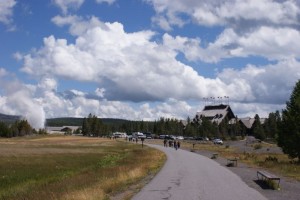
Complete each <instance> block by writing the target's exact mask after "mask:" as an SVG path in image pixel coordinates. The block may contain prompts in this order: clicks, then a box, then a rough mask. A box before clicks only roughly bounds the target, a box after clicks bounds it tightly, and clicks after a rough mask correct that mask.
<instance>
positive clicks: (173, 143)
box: [164, 139, 180, 150]
mask: <svg viewBox="0 0 300 200" xmlns="http://www.w3.org/2000/svg"><path fill="white" fill-rule="evenodd" d="M168 146H169V147H174V148H175V149H176V150H177V149H179V148H180V142H179V140H178V141H176V140H167V139H164V147H168Z"/></svg>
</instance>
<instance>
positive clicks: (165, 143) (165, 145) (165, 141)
mask: <svg viewBox="0 0 300 200" xmlns="http://www.w3.org/2000/svg"><path fill="white" fill-rule="evenodd" d="M164 147H168V145H167V139H166V138H165V139H164Z"/></svg>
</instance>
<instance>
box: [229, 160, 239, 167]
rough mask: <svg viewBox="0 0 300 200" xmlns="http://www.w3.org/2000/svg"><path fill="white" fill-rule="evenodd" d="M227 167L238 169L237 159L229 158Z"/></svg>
mask: <svg viewBox="0 0 300 200" xmlns="http://www.w3.org/2000/svg"><path fill="white" fill-rule="evenodd" d="M227 166H233V167H237V158H228V159H227Z"/></svg>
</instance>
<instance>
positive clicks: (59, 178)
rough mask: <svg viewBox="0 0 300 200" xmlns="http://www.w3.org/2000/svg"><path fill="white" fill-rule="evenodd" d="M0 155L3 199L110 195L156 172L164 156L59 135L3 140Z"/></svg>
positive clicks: (128, 146) (133, 146)
mask: <svg viewBox="0 0 300 200" xmlns="http://www.w3.org/2000/svg"><path fill="white" fill-rule="evenodd" d="M0 160H1V163H0V199H110V197H111V196H113V195H114V194H116V193H119V192H122V191H124V190H125V189H126V188H128V187H129V186H131V185H134V184H136V182H138V181H140V180H142V179H143V178H144V177H145V176H147V175H149V174H154V173H156V172H157V171H158V170H159V169H160V167H161V166H162V164H163V163H164V161H165V155H164V154H163V153H161V152H159V151H157V150H155V149H151V148H148V147H145V146H144V148H143V149H142V148H141V145H136V144H131V143H126V142H120V141H115V140H110V139H101V138H87V137H72V136H63V137H62V136H61V137H38V138H37V137H28V138H13V139H0ZM137 160H138V161H139V162H137ZM133 192H134V191H133ZM133 192H132V193H133ZM129 196H132V194H129Z"/></svg>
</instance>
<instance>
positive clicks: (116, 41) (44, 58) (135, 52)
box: [22, 16, 300, 103]
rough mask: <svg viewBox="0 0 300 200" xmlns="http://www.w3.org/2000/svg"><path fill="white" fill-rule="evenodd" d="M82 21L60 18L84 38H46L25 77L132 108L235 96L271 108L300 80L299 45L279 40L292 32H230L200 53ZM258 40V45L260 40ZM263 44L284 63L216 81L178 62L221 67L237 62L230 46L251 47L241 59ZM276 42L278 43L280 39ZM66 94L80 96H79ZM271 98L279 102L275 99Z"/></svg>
mask: <svg viewBox="0 0 300 200" xmlns="http://www.w3.org/2000/svg"><path fill="white" fill-rule="evenodd" d="M78 19H79V18H78V17H71V18H69V17H68V16H66V18H65V19H64V18H63V17H60V20H59V21H60V22H61V23H59V24H60V25H68V24H74V23H71V21H72V20H75V21H76V22H78V23H75V25H73V26H72V25H71V26H70V29H72V30H73V29H76V30H77V27H76V25H78V26H80V27H84V28H83V29H84V30H85V31H78V32H76V34H78V36H77V37H76V41H75V42H74V43H70V44H68V41H67V40H65V39H56V38H55V37H54V36H49V37H48V38H45V39H44V46H43V47H41V48H40V49H38V50H36V51H35V52H34V53H30V54H27V55H25V56H24V57H23V59H24V66H23V68H22V71H23V72H26V73H28V74H30V75H34V76H37V77H43V76H48V75H51V76H53V77H58V78H63V79H64V78H66V79H71V80H75V81H81V82H93V83H97V84H98V86H99V88H102V89H101V90H102V91H105V92H101V93H99V92H97V93H95V94H94V97H92V96H90V98H91V97H92V98H94V99H99V98H100V96H101V98H102V99H104V98H105V99H107V100H116V101H121V100H128V101H132V102H142V101H164V100H167V99H170V98H172V99H177V100H194V99H202V98H203V97H210V96H230V98H231V99H232V100H235V101H245V102H254V101H259V102H266V101H267V100H270V101H271V102H277V103H282V101H283V100H284V98H283V97H284V96H286V95H287V94H288V92H289V91H290V88H291V87H292V85H293V84H294V83H295V81H296V80H297V77H299V69H300V68H299V62H298V61H297V60H296V59H295V58H294V57H293V56H291V55H293V54H292V53H291V52H294V54H296V53H297V52H296V51H297V45H295V44H297V42H294V46H295V48H293V47H292V48H290V49H288V46H289V45H291V42H292V41H291V40H290V39H288V38H285V39H284V40H280V41H279V38H280V36H282V35H283V33H284V32H285V34H286V33H287V32H289V29H282V30H281V29H276V30H272V29H269V28H265V27H262V28H261V31H258V32H256V33H257V34H256V35H254V36H253V35H249V36H248V38H243V37H240V38H239V37H237V35H236V34H235V33H234V31H233V30H232V29H226V30H225V31H224V33H223V34H222V35H221V36H220V37H219V38H218V39H217V40H216V42H215V43H212V44H209V45H208V47H207V48H206V49H202V48H201V46H200V44H201V40H200V39H197V38H196V39H190V38H186V37H180V36H176V37H172V36H171V35H169V34H165V35H163V39H162V42H161V43H158V42H156V41H152V38H153V36H154V35H155V33H154V32H152V31H148V30H145V31H139V32H132V33H127V32H125V31H124V28H123V25H122V24H120V23H118V22H114V23H108V22H106V23H103V22H101V21H99V20H98V19H97V18H95V17H92V18H90V19H89V21H87V22H85V23H80V20H82V19H80V20H78ZM82 24H84V25H82ZM83 29H81V30H83ZM265 29H267V31H269V32H272V31H273V32H275V33H277V35H278V36H277V38H278V42H277V43H271V44H269V43H268V37H265V35H264V33H265ZM259 33H261V34H259ZM290 34H291V35H293V36H294V38H295V37H296V38H297V37H299V36H298V33H296V32H294V31H293V30H291V32H290ZM252 38H260V39H258V41H257V42H254V41H255V40H254V39H252ZM251 41H252V42H251ZM262 41H265V42H264V43H268V45H270V46H272V48H271V47H269V48H267V49H263V47H261V48H260V52H259V53H260V54H263V53H265V54H269V57H270V58H272V56H273V57H276V53H277V52H278V51H277V50H276V48H274V46H276V45H277V47H278V48H279V46H280V45H281V47H286V50H287V51H288V50H289V51H290V54H288V53H286V54H285V53H282V54H281V56H282V59H281V61H280V62H279V63H277V64H275V65H269V66H254V65H249V66H247V67H246V68H244V69H242V70H233V69H225V70H224V71H222V72H220V73H219V74H218V75H217V77H216V78H215V79H210V78H205V77H203V76H201V75H200V74H198V73H197V72H196V71H195V70H194V69H193V68H192V67H190V66H188V65H185V64H183V63H182V62H180V61H179V60H177V59H176V57H177V55H178V53H179V52H183V53H184V54H185V55H186V57H187V58H189V59H191V60H194V59H199V56H200V58H201V59H208V60H210V61H217V60H219V59H220V57H226V56H227V57H230V56H232V54H230V53H229V52H230V51H234V50H235V51H237V49H236V48H234V45H232V43H233V42H235V43H237V44H239V45H238V46H242V45H245V46H248V50H247V51H246V50H241V51H240V52H239V54H240V55H241V56H245V55H252V54H254V52H256V51H259V49H256V47H255V45H253V44H252V43H256V44H257V45H259V43H263V42H262ZM273 41H276V38H275V40H272V42H273ZM299 41H300V39H299ZM231 46H233V47H231ZM250 46H252V48H250ZM262 46H267V45H266V44H263V45H262ZM225 48H228V50H227V53H224V52H226V51H224V49H225ZM273 49H275V50H273ZM272 50H273V51H272ZM237 53H238V52H235V54H237ZM278 53H279V52H278ZM218 54H222V56H220V55H218ZM218 56H220V57H218ZM266 56H267V55H266ZM290 56H291V57H290ZM112 58H113V59H112ZM287 68H288V69H289V72H290V73H285V74H284V75H282V74H281V73H283V72H284V71H286V69H287ZM297 75H298V76H297ZM277 79H279V80H277ZM282 80H283V81H282ZM266 81H269V82H266ZM258 83H260V84H258ZM270 85H272V86H273V85H275V87H274V88H273V87H271V89H269V88H268V87H269V86H270ZM272 88H273V89H272ZM195 91H196V92H195ZM99 94H100V96H99ZM68 95H69V97H71V96H74V92H71V93H69V94H68ZM70 95H71V96H70ZM75 96H76V95H75ZM273 97H276V98H275V99H272V98H273Z"/></svg>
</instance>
